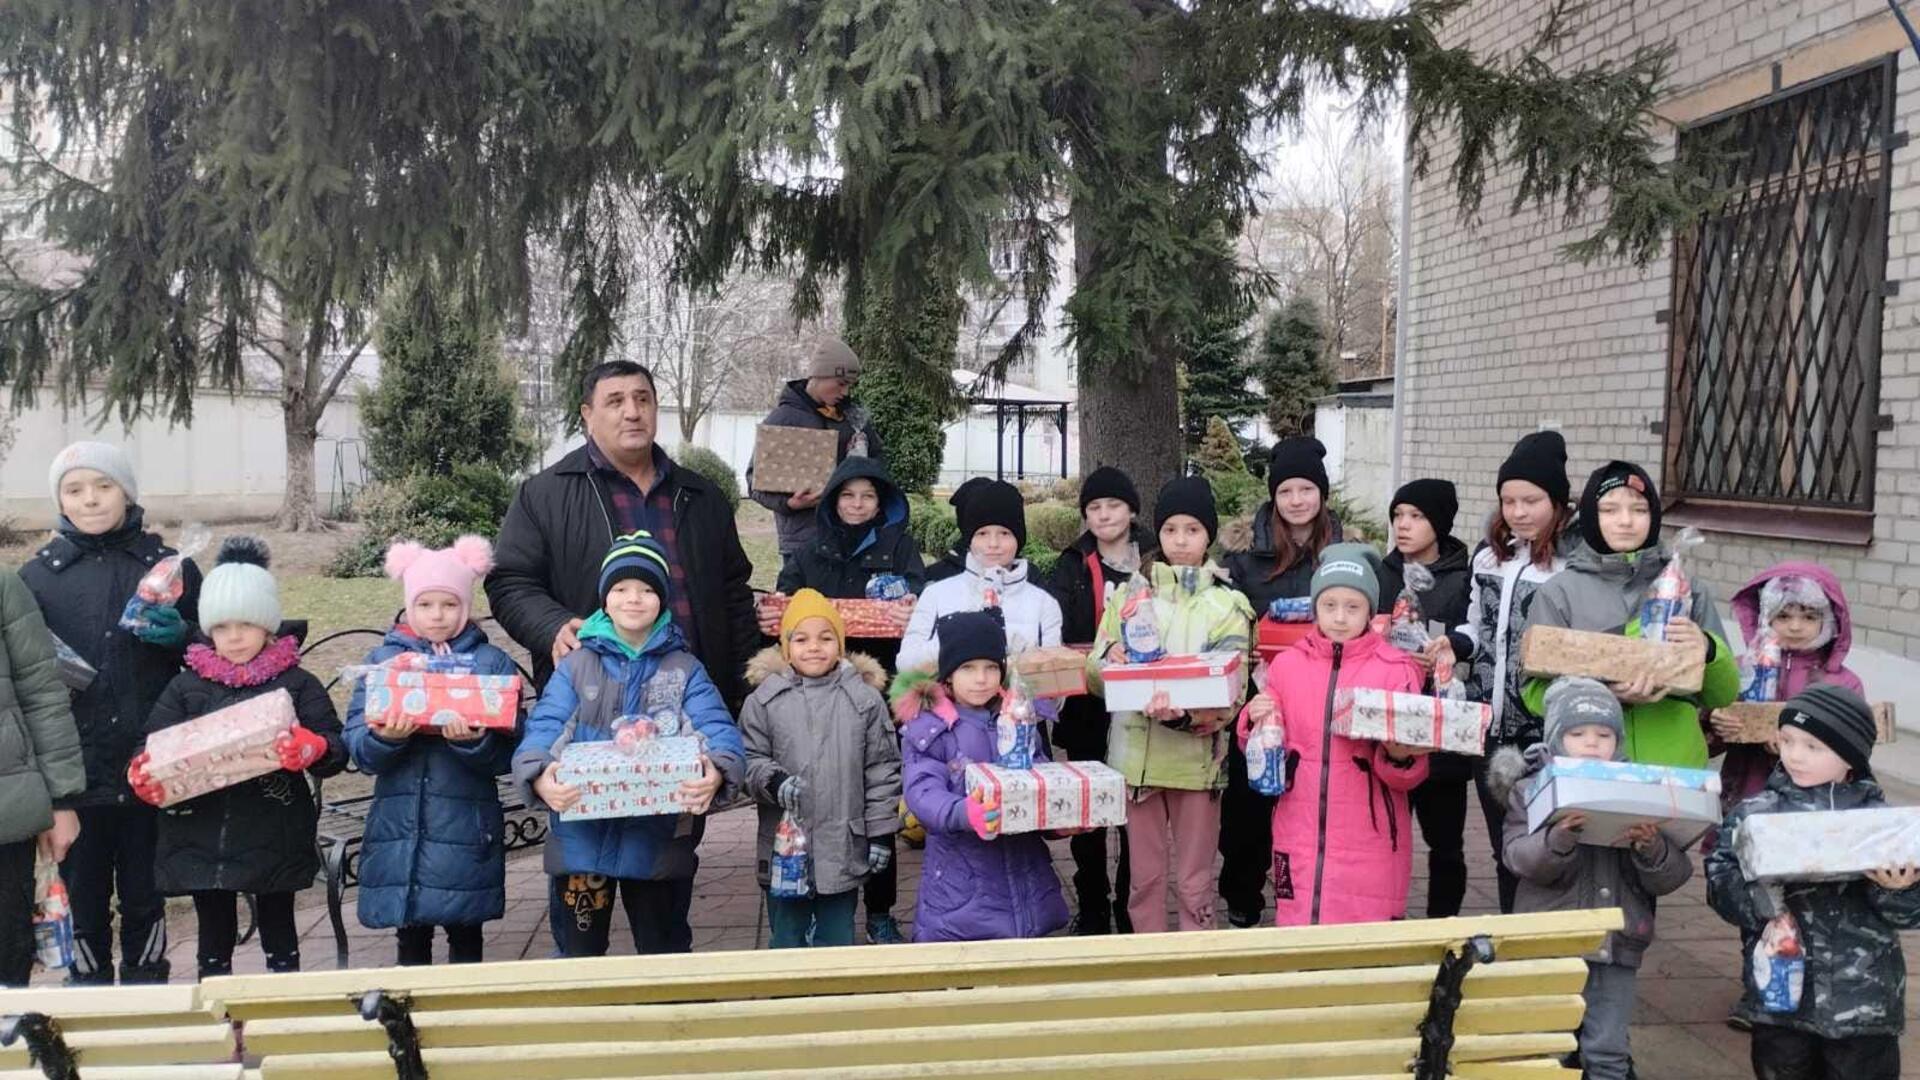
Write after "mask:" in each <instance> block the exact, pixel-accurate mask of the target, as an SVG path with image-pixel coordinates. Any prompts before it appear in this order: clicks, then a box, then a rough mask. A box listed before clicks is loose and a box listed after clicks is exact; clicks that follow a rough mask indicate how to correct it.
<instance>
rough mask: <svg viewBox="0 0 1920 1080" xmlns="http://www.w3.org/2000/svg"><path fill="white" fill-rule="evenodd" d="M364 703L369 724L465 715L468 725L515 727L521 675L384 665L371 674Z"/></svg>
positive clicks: (430, 722)
mask: <svg viewBox="0 0 1920 1080" xmlns="http://www.w3.org/2000/svg"><path fill="white" fill-rule="evenodd" d="M365 702H366V704H365V708H366V714H367V723H368V724H371V725H372V726H374V727H385V726H387V725H388V724H392V723H395V722H397V721H400V720H410V721H412V722H413V723H415V724H420V725H423V726H425V727H430V728H442V727H446V726H447V725H448V724H450V723H452V722H453V721H455V720H464V721H466V723H467V726H468V727H477V728H493V729H495V730H498V731H512V730H513V727H514V724H515V722H516V721H517V720H518V718H519V715H520V676H518V675H461V674H449V673H445V672H438V671H408V670H405V669H402V668H394V667H381V668H376V669H375V670H373V671H370V672H368V673H367V682H366V699H365Z"/></svg>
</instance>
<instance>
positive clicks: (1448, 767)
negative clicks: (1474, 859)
mask: <svg viewBox="0 0 1920 1080" xmlns="http://www.w3.org/2000/svg"><path fill="white" fill-rule="evenodd" d="M1428 760H1429V761H1430V762H1432V765H1431V769H1432V771H1431V772H1429V773H1428V775H1427V779H1426V780H1425V781H1424V782H1423V783H1421V785H1420V786H1419V787H1417V788H1414V789H1413V796H1412V800H1413V814H1414V817H1415V818H1417V819H1418V820H1419V822H1420V835H1421V836H1422V837H1425V838H1426V841H1427V918H1429V919H1450V918H1452V917H1454V916H1455V915H1458V914H1460V904H1461V901H1463V900H1465V899H1466V895H1467V852H1466V832H1467V788H1468V787H1469V786H1471V784H1472V783H1473V763H1472V761H1471V760H1470V759H1468V758H1464V757H1461V756H1459V755H1458V754H1435V755H1433V756H1432V757H1431V758H1429V759H1428Z"/></svg>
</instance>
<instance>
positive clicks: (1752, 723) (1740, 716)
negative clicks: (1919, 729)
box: [1713, 701, 1899, 743]
mask: <svg viewBox="0 0 1920 1080" xmlns="http://www.w3.org/2000/svg"><path fill="white" fill-rule="evenodd" d="M1785 707H1786V702H1784V701H1736V702H1734V703H1733V704H1731V705H1727V706H1723V707H1722V708H1718V709H1715V710H1713V718H1714V719H1715V720H1716V721H1720V720H1733V721H1736V722H1738V723H1739V724H1740V734H1738V735H1736V736H1734V737H1733V738H1731V739H1728V740H1726V741H1727V742H1735V743H1763V742H1767V741H1769V740H1771V739H1772V738H1773V737H1774V736H1775V735H1778V734H1779V733H1780V710H1781V709H1783V708H1785ZM1873 726H1874V727H1875V728H1876V729H1878V734H1877V735H1876V736H1875V738H1874V741H1875V742H1883V743H1890V742H1892V741H1894V739H1895V738H1896V737H1897V736H1898V734H1899V731H1898V729H1896V728H1895V727H1894V726H1893V702H1891V701H1876V702H1874V703H1873Z"/></svg>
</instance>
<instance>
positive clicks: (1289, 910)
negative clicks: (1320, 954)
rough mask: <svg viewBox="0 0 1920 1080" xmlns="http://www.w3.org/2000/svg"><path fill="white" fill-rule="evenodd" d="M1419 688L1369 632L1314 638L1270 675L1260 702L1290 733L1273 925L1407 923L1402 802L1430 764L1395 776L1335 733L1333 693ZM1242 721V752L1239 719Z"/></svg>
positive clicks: (1279, 805)
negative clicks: (1270, 705)
mask: <svg viewBox="0 0 1920 1080" xmlns="http://www.w3.org/2000/svg"><path fill="white" fill-rule="evenodd" d="M1420 684H1421V673H1420V668H1419V666H1418V665H1416V664H1415V663H1414V662H1413V660H1412V659H1411V658H1409V657H1408V656H1407V654H1405V653H1403V652H1401V651H1400V650H1399V649H1396V648H1394V647H1393V646H1391V645H1388V644H1387V643H1386V641H1385V640H1383V639H1382V638H1381V637H1380V635H1378V634H1376V633H1374V632H1373V631H1371V630H1369V631H1368V632H1367V633H1365V634H1362V635H1361V636H1360V637H1358V638H1355V639H1354V640H1352V641H1349V642H1345V643H1342V644H1335V643H1334V642H1331V641H1328V640H1327V639H1326V638H1325V637H1323V636H1322V635H1321V634H1320V632H1319V631H1318V630H1315V631H1314V632H1312V633H1310V634H1308V635H1307V637H1306V638H1304V639H1303V640H1301V641H1300V643H1299V644H1297V645H1295V646H1294V647H1293V648H1291V649H1288V650H1287V651H1286V652H1283V653H1281V654H1280V655H1279V656H1276V657H1274V659H1273V663H1271V664H1269V665H1268V667H1267V685H1266V692H1267V693H1268V694H1269V695H1271V696H1272V697H1273V699H1274V702H1275V704H1276V705H1277V706H1278V707H1279V713H1280V719H1281V723H1282V724H1283V725H1284V726H1285V729H1286V763H1287V791H1286V794H1284V795H1282V796H1280V798H1279V799H1278V800H1277V801H1276V802H1275V804H1274V808H1273V879H1274V922H1275V923H1277V924H1278V925H1280V926H1302V925H1307V924H1322V923H1357V922H1381V921H1384V920H1387V919H1397V918H1399V917H1401V916H1403V915H1405V914H1406V910H1407V889H1408V887H1409V886H1410V884H1411V883H1412V880H1413V858H1412V856H1413V818H1412V816H1411V814H1410V813H1409V811H1408V808H1407V793H1408V792H1409V791H1412V790H1413V789H1414V788H1415V787H1418V786H1419V784H1420V782H1421V781H1422V780H1425V779H1426V778H1427V759H1426V758H1424V757H1418V758H1415V759H1413V761H1412V762H1411V763H1410V764H1408V765H1406V766H1396V765H1394V764H1393V763H1392V762H1391V761H1389V760H1388V759H1387V755H1386V751H1385V750H1384V749H1383V748H1382V746H1381V744H1379V743H1376V742H1372V741H1370V740H1365V739H1349V738H1346V737H1345V736H1342V735H1335V734H1333V732H1332V730H1331V729H1332V725H1333V691H1334V690H1335V689H1336V688H1339V689H1354V688H1371V689H1376V690H1398V691H1401V692H1403V693H1411V694H1417V693H1419V692H1420ZM1241 723H1242V731H1241V738H1242V745H1244V744H1245V717H1244V715H1243V716H1242V720H1241Z"/></svg>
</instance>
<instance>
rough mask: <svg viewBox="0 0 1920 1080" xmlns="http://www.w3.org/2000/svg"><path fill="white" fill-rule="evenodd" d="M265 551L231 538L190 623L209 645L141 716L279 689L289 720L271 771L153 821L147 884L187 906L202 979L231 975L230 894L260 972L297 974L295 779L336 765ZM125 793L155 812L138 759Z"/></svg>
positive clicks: (163, 719)
mask: <svg viewBox="0 0 1920 1080" xmlns="http://www.w3.org/2000/svg"><path fill="white" fill-rule="evenodd" d="M267 562H268V553H267V548H266V545H265V544H262V543H261V542H260V541H258V540H255V539H253V538H252V537H248V536H234V537H229V538H228V539H227V542H226V543H224V544H222V545H221V546H220V555H219V559H218V560H217V562H216V563H215V565H214V568H213V571H212V572H211V573H209V574H208V575H207V578H206V581H205V582H204V583H203V584H202V585H201V589H200V620H201V623H202V625H204V626H206V627H207V628H208V629H207V633H208V634H209V635H210V636H211V637H212V639H213V644H212V645H211V646H208V645H204V644H195V645H192V646H189V647H188V649H187V670H185V671H183V672H181V673H180V674H179V675H177V676H175V677H174V679H173V681H172V682H170V683H168V684H167V688H166V690H165V691H164V692H162V693H161V695H160V700H159V701H157V702H155V703H154V706H153V712H152V713H151V714H149V716H148V718H147V733H148V734H152V733H154V732H156V731H161V730H164V729H166V728H170V727H172V726H174V725H175V724H182V723H185V722H187V721H188V720H192V719H195V718H197V717H201V716H205V715H207V714H208V713H211V712H217V711H219V710H221V709H224V708H227V707H228V706H230V705H235V704H237V703H239V702H242V701H246V700H248V699H251V698H255V697H259V696H261V695H264V694H270V693H272V692H274V691H275V690H285V691H287V693H288V694H290V695H292V698H293V708H294V715H295V717H296V719H297V723H296V724H295V725H294V726H293V728H292V730H290V731H288V732H286V733H285V734H283V735H281V736H280V739H279V742H278V743H277V744H276V749H277V750H278V752H279V755H280V771H278V772H270V773H268V774H266V775H265V776H258V777H255V778H253V779H251V780H245V781H242V782H241V783H238V784H235V785H233V786H232V787H226V788H221V789H219V790H217V791H211V792H208V793H207V794H205V795H200V796H198V797H195V798H192V799H188V800H187V801H185V802H182V803H179V804H177V805H174V806H169V807H167V808H166V809H165V810H163V811H161V813H160V830H159V843H158V845H157V850H156V852H155V862H154V880H155V882H156V883H157V884H158V885H159V887H160V891H161V892H162V893H164V894H166V895H168V896H191V897H193V911H194V916H195V917H196V919H197V920H198V922H199V932H200V941H199V952H198V957H197V959H198V961H199V969H200V978H202V979H205V978H209V977H211V976H214V975H227V974H231V973H232V971H233V947H234V944H235V942H236V940H237V938H238V934H239V918H238V908H237V902H238V900H239V894H241V893H252V894H253V896H254V907H255V925H256V926H257V927H258V928H259V931H260V947H261V949H262V950H263V951H265V953H266V958H267V970H268V971H299V970H300V937H299V932H298V930H296V929H295V927H294V923H293V894H294V893H296V892H298V891H300V890H301V889H304V888H306V887H307V886H309V885H312V884H313V879H314V876H315V875H316V874H318V873H319V872H320V857H319V855H318V854H317V853H316V852H315V850H314V843H313V841H314V832H315V829H316V827H317V825H318V812H317V811H316V810H315V808H314V805H313V793H312V792H311V791H310V790H309V789H308V787H307V781H306V777H305V776H303V775H302V774H303V773H311V774H313V775H314V776H315V777H319V778H325V777H328V776H332V775H334V774H335V773H337V772H339V771H340V770H341V769H343V768H345V767H346V764H347V748H346V744H345V743H344V742H342V741H341V737H340V718H339V717H338V716H336V715H335V714H334V711H333V701H332V699H330V698H329V697H327V689H326V687H325V686H323V685H322V684H321V682H320V680H319V679H317V678H315V677H314V676H313V675H312V673H310V672H308V671H307V670H306V669H305V668H302V667H301V666H300V637H299V635H298V634H288V633H282V632H280V626H281V620H280V589H279V586H278V585H276V584H275V583H274V580H273V574H272V573H270V572H269V571H268V569H267ZM127 780H128V782H129V783H130V784H131V785H132V786H133V791H134V794H136V795H138V796H140V797H141V798H142V799H145V800H146V801H148V802H150V803H153V804H155V805H158V804H159V803H160V801H161V799H162V798H163V795H162V793H161V791H160V790H159V789H158V788H157V787H156V786H155V785H154V783H153V781H152V779H151V778H150V777H148V776H147V775H146V754H145V753H144V752H142V753H141V754H139V755H137V756H135V757H134V759H133V761H132V762H131V763H130V764H129V765H128V767H127Z"/></svg>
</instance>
